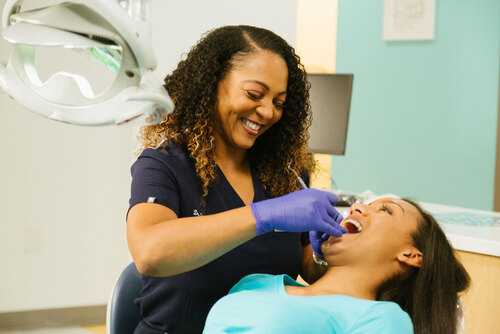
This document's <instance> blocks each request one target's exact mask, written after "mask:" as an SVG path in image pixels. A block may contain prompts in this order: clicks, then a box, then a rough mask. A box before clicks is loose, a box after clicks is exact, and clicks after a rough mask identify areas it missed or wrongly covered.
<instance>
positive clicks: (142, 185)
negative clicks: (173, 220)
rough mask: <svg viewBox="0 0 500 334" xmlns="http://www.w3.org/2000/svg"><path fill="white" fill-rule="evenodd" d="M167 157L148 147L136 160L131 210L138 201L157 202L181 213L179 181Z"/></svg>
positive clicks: (132, 169)
mask: <svg viewBox="0 0 500 334" xmlns="http://www.w3.org/2000/svg"><path fill="white" fill-rule="evenodd" d="M167 158H168V157H167V156H165V155H164V154H162V153H160V152H157V151H156V150H153V149H146V150H144V151H143V152H142V154H141V155H140V156H139V157H138V158H137V160H136V161H135V162H134V164H133V165H132V167H131V174H132V185H131V190H130V200H129V210H130V209H131V208H132V207H133V206H134V205H136V204H138V203H157V204H161V205H164V206H166V207H168V208H169V209H171V210H172V211H174V212H175V213H176V214H177V215H179V191H178V182H177V179H176V177H175V175H174V173H173V171H172V170H171V168H170V167H169V165H168V160H166V159H167Z"/></svg>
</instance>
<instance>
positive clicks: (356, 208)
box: [349, 203, 368, 216]
mask: <svg viewBox="0 0 500 334" xmlns="http://www.w3.org/2000/svg"><path fill="white" fill-rule="evenodd" d="M356 212H357V213H359V214H361V215H362V216H365V215H366V214H367V213H368V205H365V204H361V203H354V204H353V205H351V211H350V212H349V214H351V215H352V214H353V213H356Z"/></svg>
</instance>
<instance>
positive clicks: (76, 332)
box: [1, 325, 106, 334]
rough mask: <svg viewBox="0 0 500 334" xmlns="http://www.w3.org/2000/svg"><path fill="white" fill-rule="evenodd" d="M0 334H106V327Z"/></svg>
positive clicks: (30, 330) (46, 329)
mask: <svg viewBox="0 0 500 334" xmlns="http://www.w3.org/2000/svg"><path fill="white" fill-rule="evenodd" d="M1 333H2V334H106V325H95V326H84V327H57V328H41V329H29V330H28V329H26V330H17V331H7V332H1Z"/></svg>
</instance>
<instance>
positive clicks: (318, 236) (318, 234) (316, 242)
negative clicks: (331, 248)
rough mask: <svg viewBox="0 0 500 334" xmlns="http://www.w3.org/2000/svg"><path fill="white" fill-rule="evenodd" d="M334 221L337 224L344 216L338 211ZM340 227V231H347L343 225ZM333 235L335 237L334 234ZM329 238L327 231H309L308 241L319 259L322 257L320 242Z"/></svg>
mask: <svg viewBox="0 0 500 334" xmlns="http://www.w3.org/2000/svg"><path fill="white" fill-rule="evenodd" d="M334 219H335V222H336V223H337V224H340V223H341V222H342V220H343V219H344V217H342V215H341V214H340V213H338V212H337V215H336V216H335V217H334ZM339 227H340V229H341V231H342V233H347V230H346V229H345V228H344V227H343V226H340V225H339ZM334 237H337V236H335V235H334ZM328 238H330V235H329V234H328V233H325V232H322V231H309V241H310V242H311V248H312V250H313V252H314V254H316V256H317V257H319V258H320V259H323V252H322V251H321V244H322V243H323V242H325V241H327V240H328Z"/></svg>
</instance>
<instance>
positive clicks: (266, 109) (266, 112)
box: [256, 103, 274, 120]
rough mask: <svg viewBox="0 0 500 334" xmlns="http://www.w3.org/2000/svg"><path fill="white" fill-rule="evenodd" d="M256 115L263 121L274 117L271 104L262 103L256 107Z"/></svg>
mask: <svg viewBox="0 0 500 334" xmlns="http://www.w3.org/2000/svg"><path fill="white" fill-rule="evenodd" d="M256 110H257V114H259V116H260V117H262V118H263V119H266V120H269V119H272V118H273V116H274V105H273V104H272V103H270V104H269V103H263V104H262V105H260V106H258V107H257V109H256Z"/></svg>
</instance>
